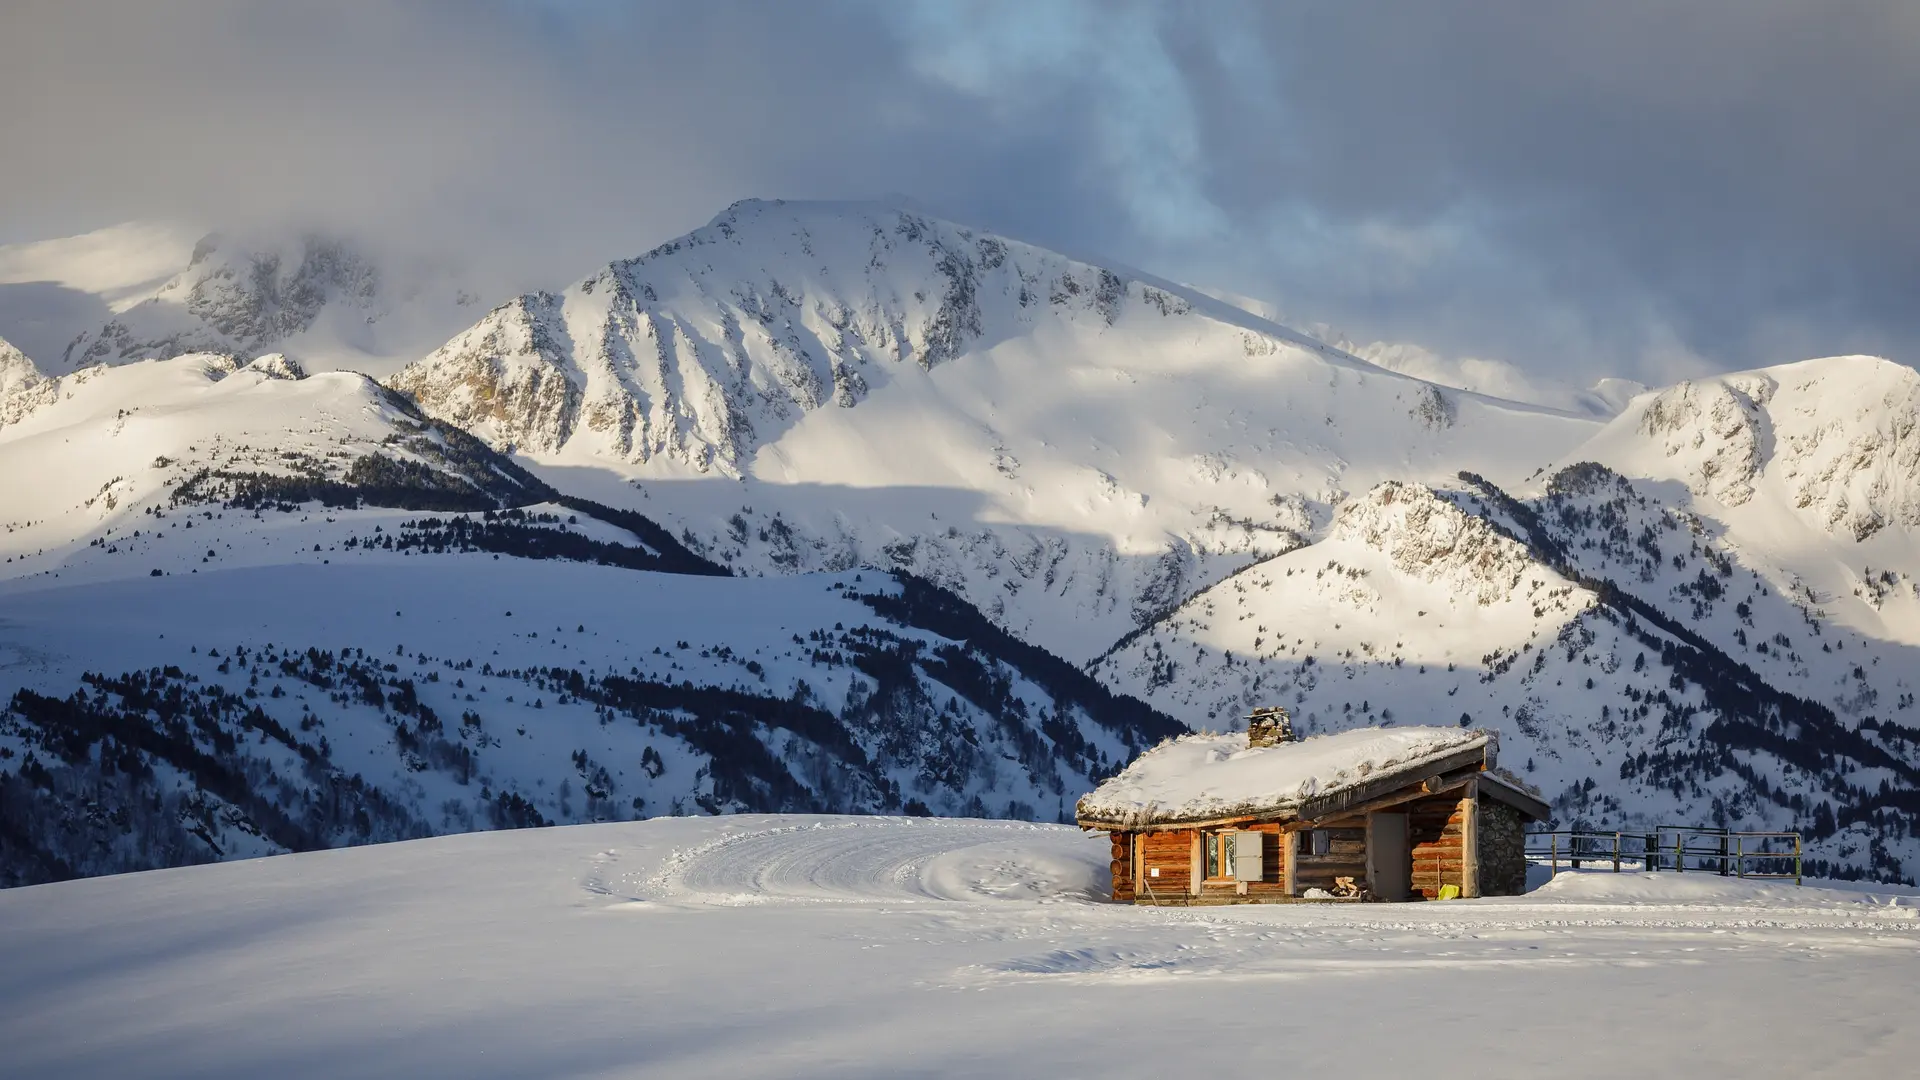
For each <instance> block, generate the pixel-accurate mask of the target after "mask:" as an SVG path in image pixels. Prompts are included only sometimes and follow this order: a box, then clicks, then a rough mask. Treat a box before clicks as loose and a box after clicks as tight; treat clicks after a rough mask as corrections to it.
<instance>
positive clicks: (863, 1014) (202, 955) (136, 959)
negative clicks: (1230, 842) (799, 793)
mask: <svg viewBox="0 0 1920 1080" xmlns="http://www.w3.org/2000/svg"><path fill="white" fill-rule="evenodd" d="M1105 858H1106V852H1105V847H1104V843H1103V841H1102V840H1101V839H1099V838H1090V837H1086V836H1083V835H1082V834H1081V833H1079V832H1078V831H1076V830H1073V829H1071V828H1064V827H1057V826H1037V825H1025V824H1020V823H1014V822H1004V821H968V820H914V819H898V818H836V817H748V816H740V817H731V818H720V819H711V818H707V819H658V820H653V821H645V822H633V823H625V824H612V825H592V826H580V827H574V828H565V829H547V830H533V831H521V832H509V833H488V834H473V835H463V836H453V837H444V838H440V839H435V840H426V841H417V842H411V843H405V844H390V845H382V846H377V847H368V848H354V849H348V850H339V851H328V852H319V853H314V854H305V855H295V856H287V857H280V858H271V859H255V860H247V861H243V862H237V863H228V864H222V865H217V866H208V867H194V868H188V869H184V870H170V871H158V872H153V873H147V874H139V875H132V876H125V877H115V878H102V879H93V880H85V881H74V882H66V883H61V884H56V885H47V886H35V887H32V888H25V889H15V890H10V891H7V892H4V893H0V1074H4V1075H6V1076H8V1077H12V1078H26V1077H40V1076H57V1077H72V1076H106V1075H139V1076H147V1077H163V1076H194V1077H221V1076H245V1077H260V1076H272V1077H276V1078H289V1077H307V1076H313V1077H337V1076H348V1075H352V1076H389V1075H392V1076H466V1077H544V1076H595V1077H603V1076H675V1077H694V1076H700V1077H705V1076H727V1077H744V1076H780V1077H806V1076H833V1077H848V1076H874V1077H879V1076H889V1077H892V1076H956V1077H957V1076H999V1077H1004V1076H1054V1077H1074V1076H1149V1075H1168V1074H1174V1073H1179V1074H1188V1073H1193V1074H1207V1073H1210V1072H1213V1071H1243V1070H1255V1069H1258V1070H1260V1071H1273V1070H1275V1069H1276V1068H1278V1066H1277V1065H1276V1064H1275V1063H1276V1062H1284V1063H1286V1069H1285V1071H1286V1072H1287V1073H1290V1074H1298V1075H1309V1076H1347V1077H1368V1076H1388V1075H1418V1076H1422V1077H1451V1076H1473V1077H1506V1076H1514V1077H1519V1076H1552V1077H1556V1078H1559V1077H1586V1076H1593V1077H1609V1078H1611V1077H1617V1076H1620V1075H1622V1074H1623V1073H1648V1074H1656V1075H1685V1076H1689V1077H1700V1078H1705V1077H1716V1076H1739V1077H1765V1076H1847V1077H1887V1076H1898V1075H1905V1074H1906V1073H1907V1072H1908V1070H1909V1069H1910V1068H1911V1063H1912V1062H1913V1061H1914V1060H1916V1055H1920V1031H1917V1030H1916V1029H1915V1028H1914V1027H1913V1026H1912V1025H1911V1023H1910V1022H1909V1014H1910V1011H1911V990H1912V986H1913V973H1914V972H1915V971H1916V970H1920V965H1917V964H1916V960H1920V895H1917V894H1915V893H1914V892H1913V891H1912V890H1897V889H1887V890H1879V891H1862V890H1857V889H1852V888H1844V889H1843V888H1821V887H1814V886H1808V887H1805V888H1795V887H1793V886H1792V885H1790V884H1786V885H1783V884H1766V885H1761V884H1753V883H1747V882H1740V881H1729V880H1725V879H1721V878H1718V877H1713V876H1709V875H1688V876H1677V875H1672V874H1663V875H1652V876H1642V875H1632V874H1627V875H1617V876H1616V875H1613V874H1610V873H1583V874H1577V875H1575V874H1563V875H1562V876H1561V877H1560V878H1558V879H1556V880H1554V881H1552V882H1551V883H1549V884H1546V885H1545V886H1544V887H1542V888H1540V889H1538V890H1537V891H1535V892H1534V893H1531V894H1529V895H1527V896H1525V897H1515V898H1506V899H1498V900H1480V901H1454V902H1448V903H1434V904H1420V905H1393V906H1388V905H1367V906H1339V907H1336V906H1330V905H1296V906H1269V907H1246V908H1224V909H1223V908H1209V909H1204V910H1179V909H1164V908H1162V909H1144V908H1132V907H1122V906H1116V905H1111V904H1106V903H1102V902H1099V901H1097V900H1095V899H1093V897H1095V896H1097V895H1098V894H1099V893H1100V892H1101V891H1102V889H1103V888H1104V886H1105V884H1106V883H1105V874H1106V871H1105V865H1104V864H1105Z"/></svg>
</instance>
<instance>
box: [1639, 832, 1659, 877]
mask: <svg viewBox="0 0 1920 1080" xmlns="http://www.w3.org/2000/svg"><path fill="white" fill-rule="evenodd" d="M1640 847H1641V849H1642V850H1644V851H1645V852H1646V853H1647V865H1646V870H1647V872H1648V873H1655V872H1657V871H1658V870H1659V869H1660V841H1659V840H1657V839H1655V836H1654V834H1653V833H1648V834H1647V835H1645V836H1643V837H1641V838H1640Z"/></svg>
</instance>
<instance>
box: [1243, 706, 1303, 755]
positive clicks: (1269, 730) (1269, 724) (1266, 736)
mask: <svg viewBox="0 0 1920 1080" xmlns="http://www.w3.org/2000/svg"><path fill="white" fill-rule="evenodd" d="M1292 741H1294V739H1293V717H1291V716H1288V715H1287V710H1285V709H1283V708H1281V707H1280V706H1278V705H1269V706H1267V707H1266V708H1263V709H1255V710H1253V712H1252V713H1250V714H1249V715H1248V716H1247V746H1249V747H1260V746H1278V745H1280V744H1281V743H1290V742H1292Z"/></svg>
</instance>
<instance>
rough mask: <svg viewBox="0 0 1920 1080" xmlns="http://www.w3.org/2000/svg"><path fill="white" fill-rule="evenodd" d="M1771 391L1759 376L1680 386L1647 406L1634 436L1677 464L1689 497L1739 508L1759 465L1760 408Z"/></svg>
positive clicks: (1762, 424) (1761, 455)
mask: <svg viewBox="0 0 1920 1080" xmlns="http://www.w3.org/2000/svg"><path fill="white" fill-rule="evenodd" d="M1773 389H1774V386H1773V381H1772V380H1771V379H1768V378H1766V377H1765V376H1762V375H1753V376H1747V377H1737V376H1736V377H1729V378H1727V379H1724V380H1713V381H1707V382H1697V383H1696V382H1683V383H1680V384H1679V385H1677V386H1674V387H1672V388H1671V389H1668V390H1666V391H1663V392H1662V393H1661V394H1660V395H1659V396H1657V397H1655V398H1654V399H1653V401H1652V402H1651V403H1649V404H1648V406H1647V408H1646V411H1645V412H1644V413H1642V414H1641V417H1640V433H1641V434H1642V435H1645V436H1646V437H1648V438H1649V439H1653V440H1656V441H1658V442H1659V443H1660V444H1661V446H1662V448H1663V449H1664V451H1665V452H1666V455H1667V456H1668V457H1670V458H1679V459H1680V460H1681V462H1682V463H1683V465H1682V467H1683V469H1684V470H1685V476H1686V481H1687V487H1688V488H1689V489H1690V490H1692V491H1693V493H1694V494H1696V495H1710V496H1712V497H1713V498H1716V499H1718V500H1720V501H1721V502H1723V503H1725V504H1727V505H1728V506H1740V505H1743V504H1745V503H1746V502H1747V500H1749V499H1751V498H1753V479H1754V477H1755V476H1756V475H1758V474H1759V472H1760V469H1761V466H1762V464H1763V463H1764V461H1765V454H1766V445H1765V440H1766V421H1765V417H1764V413H1763V410H1764V407H1765V405H1766V403H1767V400H1768V399H1769V398H1770V397H1771V396H1772V393H1773Z"/></svg>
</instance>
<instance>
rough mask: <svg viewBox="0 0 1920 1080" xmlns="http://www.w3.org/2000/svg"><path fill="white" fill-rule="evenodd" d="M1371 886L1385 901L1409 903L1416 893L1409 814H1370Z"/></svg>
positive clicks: (1368, 869)
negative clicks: (1409, 899)
mask: <svg viewBox="0 0 1920 1080" xmlns="http://www.w3.org/2000/svg"><path fill="white" fill-rule="evenodd" d="M1367 887H1368V888H1369V889H1371V890H1373V895H1374V896H1375V897H1377V898H1379V899H1381V900H1405V899H1407V898H1408V897H1409V896H1411V895H1412V894H1413V847H1412V845H1410V844H1409V843H1408V842H1407V815H1405V814H1396V813H1392V812H1389V811H1379V812H1376V813H1372V814H1368V815H1367Z"/></svg>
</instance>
